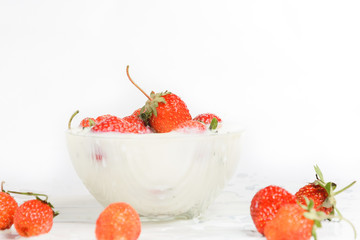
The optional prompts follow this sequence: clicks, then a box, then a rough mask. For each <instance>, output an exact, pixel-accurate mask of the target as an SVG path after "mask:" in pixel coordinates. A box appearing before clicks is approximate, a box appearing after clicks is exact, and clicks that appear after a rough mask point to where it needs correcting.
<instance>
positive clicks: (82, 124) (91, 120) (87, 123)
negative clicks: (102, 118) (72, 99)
mask: <svg viewBox="0 0 360 240" xmlns="http://www.w3.org/2000/svg"><path fill="white" fill-rule="evenodd" d="M94 125H95V119H94V118H89V117H87V118H84V119H83V120H81V122H80V127H83V128H86V127H92V126H94Z"/></svg>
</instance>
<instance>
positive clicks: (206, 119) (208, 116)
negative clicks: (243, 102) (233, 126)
mask: <svg viewBox="0 0 360 240" xmlns="http://www.w3.org/2000/svg"><path fill="white" fill-rule="evenodd" d="M213 118H215V119H216V120H217V121H218V122H219V123H221V122H222V120H221V118H220V117H219V116H217V115H215V114H213V113H202V114H199V115H197V116H196V117H194V120H196V121H200V122H202V123H204V124H210V123H211V121H212V120H213Z"/></svg>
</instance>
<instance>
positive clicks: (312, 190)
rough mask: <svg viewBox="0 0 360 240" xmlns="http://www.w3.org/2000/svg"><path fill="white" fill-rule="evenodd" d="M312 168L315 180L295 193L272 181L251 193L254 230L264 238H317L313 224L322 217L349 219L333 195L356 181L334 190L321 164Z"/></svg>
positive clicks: (279, 239) (323, 218) (333, 185)
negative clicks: (326, 180)
mask: <svg viewBox="0 0 360 240" xmlns="http://www.w3.org/2000/svg"><path fill="white" fill-rule="evenodd" d="M314 168H315V172H316V180H315V181H314V182H312V183H309V184H307V185H305V186H303V187H301V188H300V189H299V190H298V191H297V192H296V193H295V194H294V195H293V194H291V193H290V192H288V191H287V190H286V189H284V188H282V187H279V186H274V185H270V186H267V187H265V188H263V189H260V190H259V191H258V192H257V193H256V194H255V195H254V197H253V198H252V201H251V205H250V214H251V217H252V220H253V222H254V224H255V227H256V229H257V231H258V232H259V233H261V234H263V235H264V236H265V237H266V239H268V240H288V239H296V240H309V239H310V238H311V237H312V236H313V237H314V239H315V240H316V239H317V236H316V228H318V227H321V222H322V221H323V220H331V219H335V218H336V219H339V220H345V221H346V222H348V223H350V222H349V221H348V220H346V219H345V218H343V216H342V215H341V213H340V212H339V210H338V208H337V207H336V201H335V196H336V195H337V194H339V193H341V192H343V191H344V190H346V189H348V188H349V187H351V186H352V185H353V184H355V181H354V182H352V183H351V184H349V185H348V186H346V187H345V188H343V189H341V190H339V191H336V192H335V188H336V184H335V183H333V182H325V180H324V177H323V174H322V172H321V171H320V168H319V167H318V166H317V165H316V166H315V167H314ZM350 225H351V226H352V224H351V223H350ZM352 227H353V226H352ZM353 229H354V232H355V237H356V231H355V228H354V227H353Z"/></svg>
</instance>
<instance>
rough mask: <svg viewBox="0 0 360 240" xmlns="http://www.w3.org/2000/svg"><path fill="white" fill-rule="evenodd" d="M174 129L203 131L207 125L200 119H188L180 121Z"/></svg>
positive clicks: (177, 130) (184, 131) (189, 131)
mask: <svg viewBox="0 0 360 240" xmlns="http://www.w3.org/2000/svg"><path fill="white" fill-rule="evenodd" d="M174 131H176V132H183V133H201V132H205V131H206V126H205V125H204V124H203V123H201V122H199V121H195V120H188V121H186V122H183V123H180V124H179V125H178V126H177V128H175V129H174Z"/></svg>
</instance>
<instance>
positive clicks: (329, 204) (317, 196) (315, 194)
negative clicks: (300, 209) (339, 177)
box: [295, 165, 355, 214]
mask: <svg viewBox="0 0 360 240" xmlns="http://www.w3.org/2000/svg"><path fill="white" fill-rule="evenodd" d="M314 169H315V172H316V180H315V181H314V182H313V183H309V184H307V185H305V186H303V187H302V188H300V189H299V190H298V191H297V192H296V193H295V196H296V199H297V200H298V201H299V202H300V203H301V204H305V199H306V198H308V199H312V200H313V201H314V205H315V209H316V210H318V211H323V212H324V213H326V214H330V213H333V211H334V210H335V207H336V200H335V196H336V195H337V194H339V193H341V192H343V191H344V190H346V189H347V188H349V187H351V186H352V185H353V184H355V182H352V183H351V184H350V185H348V186H347V187H345V188H343V189H342V190H339V191H337V192H334V190H335V188H336V184H335V183H333V182H325V180H324V177H323V174H322V172H321V170H320V168H319V167H318V166H317V165H316V166H314Z"/></svg>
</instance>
